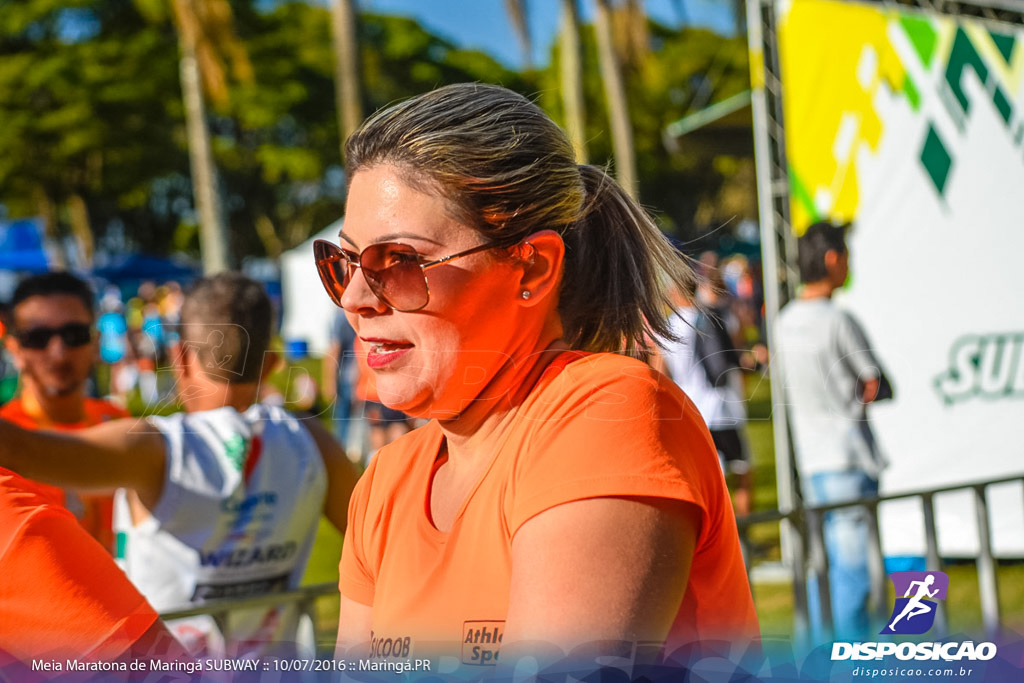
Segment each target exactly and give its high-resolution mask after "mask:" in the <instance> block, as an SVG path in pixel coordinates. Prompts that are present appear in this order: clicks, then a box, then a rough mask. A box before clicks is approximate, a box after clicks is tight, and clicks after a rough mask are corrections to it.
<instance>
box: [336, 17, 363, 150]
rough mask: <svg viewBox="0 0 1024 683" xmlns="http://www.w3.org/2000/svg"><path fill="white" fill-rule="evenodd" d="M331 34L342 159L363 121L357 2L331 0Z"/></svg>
mask: <svg viewBox="0 0 1024 683" xmlns="http://www.w3.org/2000/svg"><path fill="white" fill-rule="evenodd" d="M331 29H332V30H331V34H332V36H333V38H334V62H335V63H334V69H335V74H334V89H335V93H336V97H337V99H338V124H339V128H338V131H339V133H340V134H341V158H342V160H344V159H345V141H346V140H348V136H350V135H351V134H352V133H354V132H355V130H356V128H358V127H359V124H360V123H362V121H363V101H362V95H361V93H360V87H359V82H360V78H359V42H358V39H357V37H356V0H331Z"/></svg>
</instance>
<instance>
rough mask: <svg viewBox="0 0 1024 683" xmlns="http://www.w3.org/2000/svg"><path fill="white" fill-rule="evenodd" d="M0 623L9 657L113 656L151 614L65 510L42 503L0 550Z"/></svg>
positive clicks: (147, 622)
mask: <svg viewBox="0 0 1024 683" xmlns="http://www.w3.org/2000/svg"><path fill="white" fill-rule="evenodd" d="M0 552H2V555H0V576H2V577H3V580H2V581H0V622H2V623H4V624H7V625H8V626H9V627H10V628H9V629H8V628H4V629H3V631H4V632H5V635H4V637H3V639H2V640H3V641H4V643H3V646H4V649H8V650H10V651H11V652H12V654H15V655H18V654H25V655H28V654H32V653H36V654H37V655H43V654H51V655H52V656H54V657H67V656H76V657H81V658H95V659H106V660H109V659H114V658H116V657H118V656H120V655H122V654H123V653H125V652H126V651H127V650H128V649H129V648H131V647H132V645H133V644H134V643H135V642H136V641H137V640H138V639H139V638H140V637H141V636H142V634H144V633H145V632H146V630H147V629H149V628H150V627H151V626H152V625H153V623H154V622H155V621H156V619H157V614H156V612H155V611H154V610H153V608H152V607H150V606H149V604H148V603H147V602H146V600H145V599H144V598H143V597H142V595H140V594H139V592H138V591H137V590H136V589H135V587H134V586H132V584H131V583H130V582H129V581H128V579H127V578H126V577H125V575H124V574H123V573H122V572H121V570H120V569H118V567H117V565H115V564H114V562H113V560H112V559H111V558H110V555H109V554H108V553H107V552H105V551H104V550H103V548H102V547H101V546H100V545H99V544H98V543H97V542H96V541H94V540H93V539H92V538H91V537H89V536H88V534H86V533H85V531H84V530H83V529H82V528H81V527H80V526H79V525H78V522H76V521H75V519H74V517H72V516H71V514H70V513H68V512H67V511H65V510H58V509H55V508H52V507H50V506H42V507H39V508H38V509H37V510H35V511H33V512H32V513H31V514H30V515H29V516H28V517H27V518H25V519H24V521H23V524H22V527H21V529H19V530H18V531H17V532H16V533H15V535H14V536H13V538H12V539H11V542H10V544H9V545H8V546H7V547H6V548H0Z"/></svg>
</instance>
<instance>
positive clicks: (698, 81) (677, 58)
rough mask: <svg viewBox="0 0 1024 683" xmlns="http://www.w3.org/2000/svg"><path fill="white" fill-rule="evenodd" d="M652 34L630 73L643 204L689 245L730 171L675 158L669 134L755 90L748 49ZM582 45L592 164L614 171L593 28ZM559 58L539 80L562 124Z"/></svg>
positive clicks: (682, 34)
mask: <svg viewBox="0 0 1024 683" xmlns="http://www.w3.org/2000/svg"><path fill="white" fill-rule="evenodd" d="M649 28H650V35H651V43H652V44H651V51H650V52H649V53H648V54H647V56H646V57H645V58H644V59H642V60H639V61H638V62H637V63H635V64H627V65H626V66H625V67H624V69H625V81H626V91H627V96H628V98H629V114H630V120H631V123H632V126H633V135H634V144H635V146H636V157H637V170H638V173H639V177H640V191H641V200H642V201H643V202H644V204H645V205H646V206H648V207H649V208H650V209H652V210H653V211H655V212H656V213H657V214H658V215H659V216H660V218H661V219H662V221H663V223H664V224H665V227H666V229H667V230H668V231H669V232H670V233H673V234H676V235H678V236H680V237H688V236H690V235H692V234H693V232H694V229H695V226H694V213H695V212H696V210H697V206H698V204H699V203H700V201H701V199H702V198H705V197H709V196H713V195H714V194H715V193H716V192H717V191H718V190H719V188H720V187H721V186H722V183H723V181H724V179H725V177H726V176H727V175H728V170H727V169H725V168H721V167H719V168H716V167H715V166H713V160H712V159H704V158H699V157H695V156H691V155H684V154H673V153H671V152H669V151H668V150H667V149H666V147H665V143H664V137H663V135H664V131H665V128H666V127H667V126H668V125H669V124H670V123H672V122H673V121H677V120H679V119H680V118H682V117H684V116H686V115H687V114H691V113H693V112H694V111H697V110H699V109H701V108H703V107H705V106H707V105H708V104H711V103H713V102H718V101H720V100H723V99H725V98H727V97H730V96H732V95H735V94H737V93H739V92H742V91H743V90H746V89H747V88H749V71H748V67H747V48H746V42H745V39H744V38H743V37H739V38H724V37H722V36H719V35H717V34H715V33H712V32H711V31H708V30H705V29H693V28H684V29H682V30H675V29H669V28H666V27H664V26H661V25H659V24H657V23H656V22H650V24H649ZM581 43H582V45H583V52H584V56H583V60H584V69H585V74H584V82H583V90H584V97H585V100H586V108H587V135H586V139H587V143H588V148H589V153H590V158H591V163H593V164H598V165H602V164H610V162H611V156H612V144H611V137H610V126H609V124H608V118H607V109H606V107H605V104H604V97H605V95H604V87H603V84H602V82H601V78H600V74H599V72H598V68H597V63H598V62H597V45H596V40H595V38H594V32H593V30H592V29H591V28H590V27H584V30H583V32H582V36H581ZM558 56H559V55H558V46H557V45H556V46H555V48H554V51H553V54H552V59H551V66H549V67H548V68H547V69H546V70H545V71H543V72H542V73H541V74H540V75H539V80H540V82H539V89H540V93H541V95H540V99H539V103H540V105H541V106H542V107H544V108H545V110H547V111H549V112H551V114H552V116H554V117H555V118H556V120H562V119H563V117H564V113H563V111H562V103H561V94H560V90H559V75H558V67H557V64H558Z"/></svg>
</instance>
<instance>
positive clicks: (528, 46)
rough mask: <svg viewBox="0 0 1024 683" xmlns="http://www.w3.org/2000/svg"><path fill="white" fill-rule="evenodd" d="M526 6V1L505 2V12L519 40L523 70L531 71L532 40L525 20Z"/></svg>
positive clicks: (511, 0) (508, 0)
mask: <svg viewBox="0 0 1024 683" xmlns="http://www.w3.org/2000/svg"><path fill="white" fill-rule="evenodd" d="M544 2H548V0H544ZM526 5H527V3H526V0H505V11H506V12H507V13H508V16H509V18H510V19H511V20H512V28H513V29H514V30H515V32H516V39H518V40H519V47H520V48H522V50H523V68H524V69H525V70H526V71H532V70H533V40H532V39H531V38H530V25H529V23H527V20H526V18H527V16H528V15H529V11H528V8H527V6H526Z"/></svg>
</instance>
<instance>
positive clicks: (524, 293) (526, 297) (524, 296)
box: [522, 289, 530, 299]
mask: <svg viewBox="0 0 1024 683" xmlns="http://www.w3.org/2000/svg"><path fill="white" fill-rule="evenodd" d="M522 296H523V298H524V299H529V298H530V290H528V289H524V290H523V295H522Z"/></svg>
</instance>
